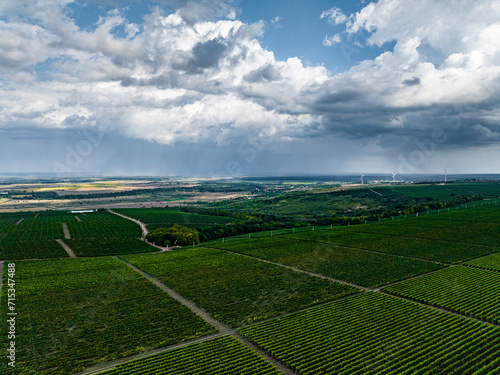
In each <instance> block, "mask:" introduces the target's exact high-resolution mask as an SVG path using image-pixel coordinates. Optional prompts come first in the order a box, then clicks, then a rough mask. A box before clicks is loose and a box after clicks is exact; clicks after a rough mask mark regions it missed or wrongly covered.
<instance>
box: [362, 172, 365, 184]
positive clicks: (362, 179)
mask: <svg viewBox="0 0 500 375" xmlns="http://www.w3.org/2000/svg"><path fill="white" fill-rule="evenodd" d="M363 177H365V175H364V174H363V173H361V185H363Z"/></svg>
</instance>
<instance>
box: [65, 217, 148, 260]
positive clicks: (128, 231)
mask: <svg viewBox="0 0 500 375" xmlns="http://www.w3.org/2000/svg"><path fill="white" fill-rule="evenodd" d="M72 216H73V217H72V218H71V220H68V222H67V225H68V229H69V232H70V234H71V239H70V240H64V242H65V243H66V244H67V245H68V246H69V247H71V249H72V250H73V251H74V252H75V254H76V255H77V256H102V255H117V254H129V253H141V252H148V251H149V252H150V251H156V249H155V248H153V247H152V246H150V245H148V244H147V243H145V242H142V241H141V240H140V238H141V235H142V231H141V228H140V227H139V225H137V224H136V223H134V222H133V221H130V220H127V219H124V218H122V217H120V216H117V215H114V214H111V213H108V212H92V213H90V214H86V215H85V216H84V215H72ZM77 217H78V219H79V220H77V219H76V218H77Z"/></svg>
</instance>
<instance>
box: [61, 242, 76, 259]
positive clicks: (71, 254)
mask: <svg viewBox="0 0 500 375" xmlns="http://www.w3.org/2000/svg"><path fill="white" fill-rule="evenodd" d="M56 241H57V242H58V243H59V245H61V246H62V247H63V249H64V250H66V252H67V253H68V255H69V257H70V258H77V256H76V254H75V253H74V252H73V250H71V247H69V246H68V245H66V244H65V243H64V241H63V240H56Z"/></svg>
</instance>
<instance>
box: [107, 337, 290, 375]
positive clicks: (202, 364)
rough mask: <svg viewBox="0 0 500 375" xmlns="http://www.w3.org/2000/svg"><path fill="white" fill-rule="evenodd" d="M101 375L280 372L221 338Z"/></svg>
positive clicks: (229, 339)
mask: <svg viewBox="0 0 500 375" xmlns="http://www.w3.org/2000/svg"><path fill="white" fill-rule="evenodd" d="M100 374H102V375H131V374H134V375H149V374H178V375H195V374H196V375H224V374H227V375H233V374H242V375H243V374H247V375H258V374H262V375H264V374H265V375H273V374H280V372H279V371H278V370H277V369H276V368H275V367H273V366H272V365H270V364H269V363H268V362H266V361H265V360H263V359H262V358H261V357H260V356H259V355H258V354H257V353H255V352H253V351H252V350H250V349H249V348H248V347H246V346H245V345H243V344H242V343H241V342H240V341H238V340H236V339H234V338H232V337H230V336H222V337H219V338H215V339H211V340H207V341H204V342H201V343H196V344H191V345H189V346H186V347H183V348H178V349H172V350H169V351H167V352H165V353H162V354H158V355H155V356H151V357H148V358H145V359H141V360H137V361H132V362H128V363H126V364H123V365H118V366H117V367H116V369H114V370H110V371H105V372H102V373H100Z"/></svg>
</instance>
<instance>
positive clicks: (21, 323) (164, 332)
mask: <svg viewBox="0 0 500 375" xmlns="http://www.w3.org/2000/svg"><path fill="white" fill-rule="evenodd" d="M6 270H7V268H4V273H3V282H5V279H6ZM15 277H16V285H17V287H16V289H17V293H16V299H17V302H16V303H17V305H16V306H18V307H17V310H16V311H18V315H17V316H16V328H17V332H16V344H17V364H16V370H17V371H19V373H26V374H28V373H29V374H68V373H73V372H77V371H81V370H83V368H84V367H88V366H90V365H92V364H95V363H98V362H101V361H103V360H112V359H114V358H118V357H123V356H126V355H130V354H133V353H138V352H141V351H143V350H145V349H147V348H151V347H159V346H167V345H170V344H173V343H177V342H180V341H184V340H188V339H191V338H194V337H198V336H203V335H206V334H209V333H212V332H214V331H215V328H213V327H211V326H210V325H208V324H207V323H205V322H204V321H203V320H202V319H201V318H199V317H198V316H196V315H195V314H194V313H192V312H191V311H190V310H189V309H188V308H186V307H185V306H183V305H181V304H180V303H179V302H177V301H176V300H174V299H172V298H170V297H169V296H168V295H167V294H166V293H164V292H163V291H162V290H161V289H159V288H157V287H156V286H154V285H153V284H151V283H150V282H149V281H148V280H146V279H145V278H143V277H142V276H140V275H139V274H138V273H136V272H135V271H133V270H131V269H130V268H129V267H127V266H126V265H124V264H123V263H121V262H119V261H118V260H116V259H112V258H99V259H93V258H89V259H68V260H45V261H20V262H16V276H15ZM6 297H7V288H2V301H5V300H6ZM6 308H7V303H2V304H1V306H0V312H1V314H2V316H4V317H6V316H7V315H6V313H7V311H6ZM146 322H147V324H146ZM6 329H7V324H5V323H4V324H1V325H0V340H1V346H0V348H1V350H2V352H6V348H7V347H8V342H7V341H8V340H7V333H6ZM0 372H1V373H3V374H7V373H10V372H9V367H8V366H7V361H4V360H2V361H0Z"/></svg>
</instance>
